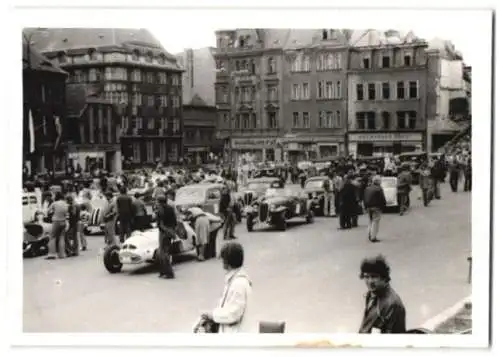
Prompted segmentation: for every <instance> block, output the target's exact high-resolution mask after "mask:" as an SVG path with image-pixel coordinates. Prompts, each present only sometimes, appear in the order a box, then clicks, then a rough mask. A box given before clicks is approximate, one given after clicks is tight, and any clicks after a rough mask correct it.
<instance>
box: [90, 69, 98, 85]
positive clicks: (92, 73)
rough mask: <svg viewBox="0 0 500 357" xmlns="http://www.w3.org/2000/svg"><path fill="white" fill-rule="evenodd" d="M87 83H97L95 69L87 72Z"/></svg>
mask: <svg viewBox="0 0 500 357" xmlns="http://www.w3.org/2000/svg"><path fill="white" fill-rule="evenodd" d="M89 81H90V82H95V81H97V70H96V69H95V68H92V69H90V71H89Z"/></svg>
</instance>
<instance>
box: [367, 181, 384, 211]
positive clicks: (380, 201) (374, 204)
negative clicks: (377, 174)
mask: <svg viewBox="0 0 500 357" xmlns="http://www.w3.org/2000/svg"><path fill="white" fill-rule="evenodd" d="M386 204H387V203H386V201H385V195H384V190H383V189H382V187H380V186H378V185H370V186H368V187H367V188H366V189H365V194H364V205H365V208H380V209H382V208H384V207H385V205H386Z"/></svg>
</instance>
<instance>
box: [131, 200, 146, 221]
mask: <svg viewBox="0 0 500 357" xmlns="http://www.w3.org/2000/svg"><path fill="white" fill-rule="evenodd" d="M132 205H133V206H134V214H135V216H136V217H140V216H147V214H148V213H147V210H146V205H145V204H144V201H143V200H141V199H140V198H136V199H134V201H133V202H132Z"/></svg>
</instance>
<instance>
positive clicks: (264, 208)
mask: <svg viewBox="0 0 500 357" xmlns="http://www.w3.org/2000/svg"><path fill="white" fill-rule="evenodd" d="M268 213H269V207H268V205H267V203H261V204H260V207H259V219H260V220H261V221H265V220H267V216H268Z"/></svg>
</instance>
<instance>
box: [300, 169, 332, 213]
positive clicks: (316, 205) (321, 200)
mask: <svg viewBox="0 0 500 357" xmlns="http://www.w3.org/2000/svg"><path fill="white" fill-rule="evenodd" d="M327 180H329V178H328V176H313V177H310V178H308V179H307V180H306V183H305V185H304V192H305V193H306V194H307V197H308V198H309V199H310V200H312V209H313V211H314V214H315V215H316V216H323V215H324V212H325V211H324V208H325V189H324V187H325V181H327ZM331 184H332V183H331ZM330 214H333V212H330Z"/></svg>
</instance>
